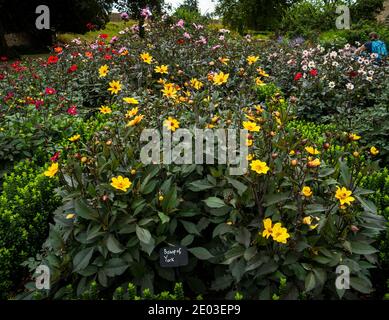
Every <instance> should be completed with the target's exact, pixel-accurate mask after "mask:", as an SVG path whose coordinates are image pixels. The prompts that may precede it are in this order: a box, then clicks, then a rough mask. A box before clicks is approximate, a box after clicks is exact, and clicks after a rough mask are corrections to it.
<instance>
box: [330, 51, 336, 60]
mask: <svg viewBox="0 0 389 320" xmlns="http://www.w3.org/2000/svg"><path fill="white" fill-rule="evenodd" d="M337 56H338V53H337V52H336V51H332V52H331V53H330V58H333V59H335V58H336V57H337Z"/></svg>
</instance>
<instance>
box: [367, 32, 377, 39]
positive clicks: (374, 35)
mask: <svg viewBox="0 0 389 320" xmlns="http://www.w3.org/2000/svg"><path fill="white" fill-rule="evenodd" d="M369 38H370V40H378V39H379V35H378V33H376V32H371V33H370V34H369Z"/></svg>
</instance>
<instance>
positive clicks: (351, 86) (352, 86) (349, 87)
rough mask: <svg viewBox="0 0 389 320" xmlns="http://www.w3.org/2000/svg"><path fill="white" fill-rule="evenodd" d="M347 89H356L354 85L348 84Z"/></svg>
mask: <svg viewBox="0 0 389 320" xmlns="http://www.w3.org/2000/svg"><path fill="white" fill-rule="evenodd" d="M346 88H347V89H348V90H353V89H354V85H353V84H352V83H347V84H346Z"/></svg>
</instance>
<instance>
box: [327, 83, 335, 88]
mask: <svg viewBox="0 0 389 320" xmlns="http://www.w3.org/2000/svg"><path fill="white" fill-rule="evenodd" d="M328 86H329V87H330V88H331V89H333V88H335V82H333V81H331V82H330V83H329V84H328Z"/></svg>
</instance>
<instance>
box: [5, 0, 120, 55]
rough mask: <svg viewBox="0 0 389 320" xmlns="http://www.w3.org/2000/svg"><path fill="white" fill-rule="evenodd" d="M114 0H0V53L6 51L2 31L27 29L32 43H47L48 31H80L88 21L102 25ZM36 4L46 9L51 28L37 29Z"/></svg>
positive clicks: (82, 30) (6, 52)
mask: <svg viewBox="0 0 389 320" xmlns="http://www.w3.org/2000/svg"><path fill="white" fill-rule="evenodd" d="M114 1H115V0H61V1H58V0H29V1H25V0H0V54H2V55H8V54H9V48H8V47H7V44H6V41H5V38H4V35H5V34H6V33H10V32H26V33H28V34H29V35H30V36H31V37H32V39H33V41H34V44H36V45H37V46H47V45H48V44H50V42H51V39H52V37H51V34H52V31H53V30H55V31H61V32H75V33H84V32H86V31H87V30H88V28H87V24H88V23H89V22H90V23H92V24H95V25H98V26H104V25H105V23H106V22H108V13H109V11H110V9H111V8H112V5H113V2H114ZM39 5H46V6H48V7H49V9H50V24H51V30H38V29H37V28H36V26H35V21H36V19H37V17H38V15H37V14H36V13H35V11H36V8H37V7H38V6H39Z"/></svg>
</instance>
